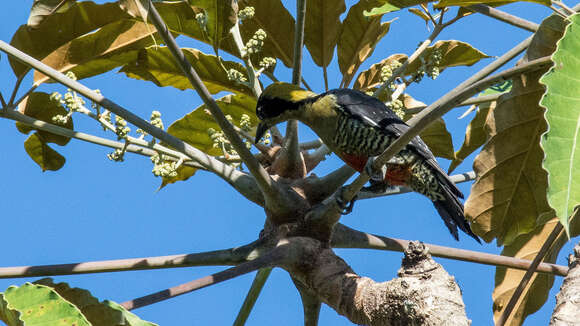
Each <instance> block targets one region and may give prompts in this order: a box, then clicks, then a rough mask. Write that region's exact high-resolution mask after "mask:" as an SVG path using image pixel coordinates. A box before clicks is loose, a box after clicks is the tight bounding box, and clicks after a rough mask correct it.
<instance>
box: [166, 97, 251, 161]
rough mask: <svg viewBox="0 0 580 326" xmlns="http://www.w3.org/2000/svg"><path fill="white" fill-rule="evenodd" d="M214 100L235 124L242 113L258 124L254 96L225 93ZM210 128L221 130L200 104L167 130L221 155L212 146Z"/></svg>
mask: <svg viewBox="0 0 580 326" xmlns="http://www.w3.org/2000/svg"><path fill="white" fill-rule="evenodd" d="M216 102H217V104H218V105H219V107H220V108H221V109H222V111H223V112H224V114H226V115H228V114H229V115H230V116H231V117H232V119H233V122H234V123H235V124H237V123H239V121H240V118H241V117H242V115H243V114H247V115H248V116H249V117H250V122H251V124H252V126H254V125H257V124H258V118H257V117H256V99H255V98H254V97H252V96H246V95H242V94H237V95H227V96H224V97H222V98H220V99H218V100H217V101H216ZM210 128H213V129H215V130H221V129H220V128H219V126H218V124H217V123H216V122H215V121H214V119H213V117H212V116H211V115H210V114H209V112H206V108H205V105H202V106H200V107H198V108H197V109H195V110H193V111H192V112H190V113H188V114H187V115H185V116H184V117H183V118H181V119H179V120H177V121H175V122H174V123H172V124H171V126H169V128H167V132H168V133H170V134H172V135H174V136H176V137H178V138H180V139H181V140H183V141H186V142H187V143H189V144H190V145H192V146H194V147H196V148H197V149H199V150H201V151H203V152H205V153H207V154H209V155H215V156H218V155H223V153H222V151H221V150H220V149H218V148H214V147H213V141H212V140H211V138H210V137H209V134H208V129H210Z"/></svg>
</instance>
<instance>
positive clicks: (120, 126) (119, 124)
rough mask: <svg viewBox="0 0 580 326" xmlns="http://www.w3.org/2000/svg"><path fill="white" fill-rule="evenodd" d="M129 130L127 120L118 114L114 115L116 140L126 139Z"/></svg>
mask: <svg viewBox="0 0 580 326" xmlns="http://www.w3.org/2000/svg"><path fill="white" fill-rule="evenodd" d="M130 131H131V128H129V127H127V121H125V119H123V118H121V117H120V116H118V115H116V116H115V134H117V139H118V140H121V139H126V138H127V135H129V132H130Z"/></svg>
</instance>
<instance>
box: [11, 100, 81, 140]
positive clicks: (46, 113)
mask: <svg viewBox="0 0 580 326" xmlns="http://www.w3.org/2000/svg"><path fill="white" fill-rule="evenodd" d="M18 111H20V113H22V114H24V115H27V116H29V117H32V118H35V119H38V120H42V121H44V122H48V123H54V122H52V117H54V116H56V115H58V114H60V115H66V114H67V113H68V111H67V110H66V109H65V108H64V107H63V106H62V105H61V104H60V103H59V102H55V101H53V100H51V99H50V95H49V94H47V93H43V92H34V93H31V94H30V95H29V96H28V97H27V98H26V99H25V100H24V101H22V102H21V103H20V105H19V107H18ZM61 127H63V128H67V129H71V130H72V129H73V128H74V125H73V120H72V118H69V119H68V122H67V123H66V124H65V125H63V126H61ZM16 128H18V131H20V132H21V133H23V134H28V133H29V132H30V131H32V130H35V129H34V128H32V127H30V126H28V125H25V124H23V123H20V122H16ZM38 133H39V135H40V136H41V137H42V140H43V141H44V142H46V143H55V144H57V145H60V146H64V145H66V144H68V142H69V141H70V138H69V137H64V136H60V135H56V134H53V133H50V132H47V131H42V130H39V131H38Z"/></svg>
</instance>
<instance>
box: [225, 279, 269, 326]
mask: <svg viewBox="0 0 580 326" xmlns="http://www.w3.org/2000/svg"><path fill="white" fill-rule="evenodd" d="M271 272H272V268H262V269H260V270H259V271H258V273H256V276H255V277H254V281H253V282H252V286H250V290H249V291H248V294H247V295H246V298H245V299H244V303H243V304H242V307H241V308H240V311H239V312H238V316H237V317H236V320H235V321H234V326H243V325H245V324H246V321H247V320H248V317H249V316H250V312H251V311H252V309H253V308H254V305H255V304H256V300H258V296H260V292H262V289H263V288H264V284H266V281H267V280H268V277H269V276H270V273H271Z"/></svg>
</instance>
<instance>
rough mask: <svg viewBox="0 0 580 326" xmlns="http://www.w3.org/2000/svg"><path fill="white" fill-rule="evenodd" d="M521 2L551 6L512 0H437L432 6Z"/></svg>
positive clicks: (544, 1)
mask: <svg viewBox="0 0 580 326" xmlns="http://www.w3.org/2000/svg"><path fill="white" fill-rule="evenodd" d="M521 1H528V2H535V3H539V4H543V5H546V6H549V5H551V4H552V1H551V0H512V1H506V0H439V2H437V3H436V4H434V5H433V6H434V7H435V8H443V7H451V6H470V5H475V4H485V5H490V6H493V5H497V4H506V3H515V2H521Z"/></svg>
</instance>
